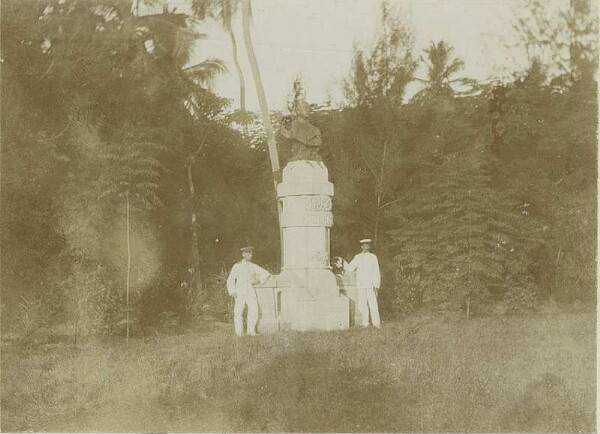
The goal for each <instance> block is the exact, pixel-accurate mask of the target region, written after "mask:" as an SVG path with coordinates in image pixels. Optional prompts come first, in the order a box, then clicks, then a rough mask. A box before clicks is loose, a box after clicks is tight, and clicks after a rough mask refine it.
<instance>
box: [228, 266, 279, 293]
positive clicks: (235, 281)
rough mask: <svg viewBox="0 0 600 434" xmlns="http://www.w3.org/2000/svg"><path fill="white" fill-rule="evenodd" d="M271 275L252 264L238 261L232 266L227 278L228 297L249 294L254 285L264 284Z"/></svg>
mask: <svg viewBox="0 0 600 434" xmlns="http://www.w3.org/2000/svg"><path fill="white" fill-rule="evenodd" d="M270 275H271V273H269V272H268V271H267V270H265V269H264V268H261V267H259V266H258V265H256V264H255V263H254V262H248V261H244V260H242V261H240V262H237V263H235V264H234V265H233V267H232V268H231V272H230V273H229V277H228V278H227V292H228V293H229V295H235V294H238V293H242V294H249V293H251V292H252V288H253V287H254V285H257V284H259V283H264V282H265V281H266V280H267V279H268V278H269V276H270Z"/></svg>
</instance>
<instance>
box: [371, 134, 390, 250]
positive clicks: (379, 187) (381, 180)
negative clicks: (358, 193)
mask: <svg viewBox="0 0 600 434" xmlns="http://www.w3.org/2000/svg"><path fill="white" fill-rule="evenodd" d="M386 153H387V141H385V142H383V155H382V157H381V170H380V172H379V182H378V185H377V209H376V212H375V228H374V229H373V244H374V245H375V246H377V237H378V234H379V220H380V218H381V208H382V205H381V202H382V201H383V186H384V185H385V183H384V176H385V154H386Z"/></svg>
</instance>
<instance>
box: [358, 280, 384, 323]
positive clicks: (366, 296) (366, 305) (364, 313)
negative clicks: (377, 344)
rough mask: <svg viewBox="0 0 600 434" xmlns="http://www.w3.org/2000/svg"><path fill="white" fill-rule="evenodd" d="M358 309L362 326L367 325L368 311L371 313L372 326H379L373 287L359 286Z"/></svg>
mask: <svg viewBox="0 0 600 434" xmlns="http://www.w3.org/2000/svg"><path fill="white" fill-rule="evenodd" d="M358 310H359V311H360V316H361V317H362V320H363V326H364V327H367V326H368V325H369V313H370V314H371V323H372V324H373V326H375V327H377V328H379V327H381V319H380V318H379V305H378V304H377V297H376V296H375V290H374V289H373V288H360V290H359V292H358Z"/></svg>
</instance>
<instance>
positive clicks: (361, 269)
mask: <svg viewBox="0 0 600 434" xmlns="http://www.w3.org/2000/svg"><path fill="white" fill-rule="evenodd" d="M360 247H361V249H362V252H360V253H359V254H357V255H356V256H354V259H352V261H351V262H350V263H349V264H348V263H344V268H345V269H346V270H349V271H354V270H356V288H357V289H358V303H357V304H358V310H359V311H360V314H361V316H362V318H363V326H365V327H367V326H368V325H369V313H371V323H372V324H373V326H375V327H377V328H380V327H381V319H380V318H379V306H378V305H377V296H376V294H375V291H376V290H377V289H379V286H380V284H381V274H380V272H379V261H378V260H377V256H375V255H374V254H373V253H371V252H370V251H369V250H371V240H370V239H369V238H366V239H364V240H360ZM344 262H345V261H344Z"/></svg>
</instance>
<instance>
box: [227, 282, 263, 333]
mask: <svg viewBox="0 0 600 434" xmlns="http://www.w3.org/2000/svg"><path fill="white" fill-rule="evenodd" d="M246 306H248V334H251V335H252V334H254V333H255V332H256V323H257V321H258V301H257V300H256V292H255V291H254V288H252V290H250V291H240V292H238V293H237V295H236V297H235V304H234V306H233V323H234V325H235V334H236V335H238V336H242V335H243V334H244V320H243V315H244V308H245V307H246Z"/></svg>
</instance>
